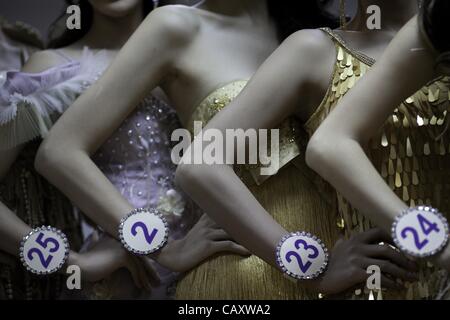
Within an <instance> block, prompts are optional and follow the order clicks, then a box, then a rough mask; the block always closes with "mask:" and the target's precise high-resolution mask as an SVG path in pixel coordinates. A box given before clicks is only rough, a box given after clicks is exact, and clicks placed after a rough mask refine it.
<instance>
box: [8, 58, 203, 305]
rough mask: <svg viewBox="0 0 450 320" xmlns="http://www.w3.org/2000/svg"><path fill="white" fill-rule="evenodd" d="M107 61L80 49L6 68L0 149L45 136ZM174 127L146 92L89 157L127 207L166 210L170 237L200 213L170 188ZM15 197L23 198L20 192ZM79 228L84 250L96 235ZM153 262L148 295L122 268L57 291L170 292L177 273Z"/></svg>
mask: <svg viewBox="0 0 450 320" xmlns="http://www.w3.org/2000/svg"><path fill="white" fill-rule="evenodd" d="M59 53H60V52H59ZM60 54H61V53H60ZM109 61H110V57H108V55H107V54H106V52H102V51H101V52H99V53H97V54H94V53H93V52H91V51H90V50H88V49H85V51H84V53H83V55H82V58H81V59H80V61H73V60H70V59H68V61H67V63H66V64H62V65H60V66H58V67H55V68H52V69H49V70H47V71H45V72H43V73H40V74H25V73H14V72H10V73H8V74H7V75H6V82H4V83H3V85H4V86H3V88H2V90H0V149H1V148H3V149H8V148H12V147H14V146H17V145H21V144H25V143H29V142H30V141H32V140H35V139H39V138H40V137H42V136H45V134H47V132H48V130H50V128H51V126H52V125H53V123H54V122H55V121H56V119H57V118H58V117H59V115H61V114H62V113H63V112H64V110H66V109H67V108H68V107H69V106H70V105H71V104H73V102H74V101H75V100H76V99H77V97H79V96H80V95H81V94H82V93H83V92H84V91H85V90H86V89H87V88H88V87H89V86H90V85H92V83H94V82H95V81H96V80H97V79H98V78H99V76H100V75H101V73H102V72H103V71H104V70H105V69H106V67H107V65H108V62H109ZM179 127H180V124H179V122H178V119H177V117H176V115H175V113H174V111H173V110H172V109H171V108H170V107H169V106H167V105H166V104H165V103H163V102H162V101H160V100H158V99H156V98H154V97H153V96H152V95H149V96H148V97H147V98H146V99H144V100H143V101H142V102H141V103H140V105H139V106H138V107H137V108H136V110H135V111H134V112H133V113H132V114H131V115H130V116H129V117H128V118H127V119H126V120H125V122H124V123H123V124H122V126H121V127H120V128H119V129H118V130H117V131H116V132H115V133H114V134H113V135H112V136H111V137H110V138H109V139H108V141H107V142H106V143H105V144H104V145H103V146H102V147H101V148H100V150H98V152H97V153H96V155H95V156H94V157H93V160H94V161H95V162H96V164H97V165H98V166H99V168H100V169H101V170H102V171H103V173H104V174H105V175H106V176H107V178H108V179H109V180H110V181H111V182H112V183H113V184H114V185H115V186H116V187H117V189H118V190H119V192H120V193H121V194H122V195H123V196H124V197H125V198H126V199H127V200H128V201H129V202H130V203H131V204H132V205H133V206H134V207H136V208H141V207H152V208H157V209H159V210H160V211H161V212H162V213H163V214H164V215H165V216H166V219H167V221H168V223H169V228H170V238H172V239H174V238H175V239H176V238H180V237H182V236H183V235H184V234H186V232H187V231H188V230H189V229H190V228H191V227H192V226H193V224H194V223H195V221H196V220H197V219H198V217H199V215H200V210H199V208H198V207H196V206H195V205H194V204H193V202H192V201H190V200H189V199H188V198H187V197H186V196H185V195H183V194H182V193H181V191H180V190H179V189H177V188H176V187H175V186H174V173H175V165H174V164H173V163H172V161H171V156H170V153H171V142H170V136H171V134H172V131H173V130H175V129H177V128H179ZM34 155H35V153H32V154H30V155H29V156H28V158H27V159H28V160H29V162H30V163H31V167H32V163H33V160H34ZM32 170H34V168H32ZM36 176H38V175H37V174H36ZM42 180H43V179H42ZM47 184H48V183H46V185H47ZM15 189H16V188H15V187H14V185H13V184H11V185H8V186H4V189H3V194H5V193H7V191H8V190H11V192H12V191H14V190H15ZM37 196H38V192H33V194H28V195H27V198H30V197H31V198H33V199H43V198H42V197H37ZM19 198H20V199H24V198H25V196H22V195H21V196H20V197H19ZM20 199H19V200H20ZM65 211H67V210H65ZM124 214H125V212H124ZM84 231H85V232H84V234H85V238H86V241H85V244H84V250H87V249H88V248H89V247H90V246H92V245H94V241H95V239H96V238H97V237H96V235H99V234H100V236H101V232H100V231H99V230H95V229H94V228H93V227H92V226H90V225H89V224H87V223H84ZM89 233H90V234H89ZM155 268H156V269H157V271H158V273H159V275H160V277H161V285H160V286H159V287H157V288H154V289H153V290H152V293H148V292H143V291H142V290H139V289H137V288H135V287H134V285H133V281H132V278H131V276H130V274H129V273H128V272H127V271H124V270H120V271H118V272H116V273H115V274H113V275H112V276H111V277H110V278H109V279H106V280H104V281H101V282H98V283H96V284H94V285H86V286H85V287H84V290H83V292H78V293H73V292H66V293H65V294H64V297H65V298H90V299H119V298H123V299H166V298H171V297H173V293H174V292H173V291H174V290H171V289H173V288H174V284H175V281H176V279H177V277H178V276H179V275H178V274H175V273H172V272H170V271H169V270H166V269H164V268H163V267H161V266H159V265H157V264H156V263H155Z"/></svg>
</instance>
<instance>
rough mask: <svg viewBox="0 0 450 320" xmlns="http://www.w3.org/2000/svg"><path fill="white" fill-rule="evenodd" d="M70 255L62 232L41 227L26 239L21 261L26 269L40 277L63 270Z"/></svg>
mask: <svg viewBox="0 0 450 320" xmlns="http://www.w3.org/2000/svg"><path fill="white" fill-rule="evenodd" d="M68 255H69V242H68V241H67V237H66V235H65V234H64V233H62V232H61V231H60V230H58V229H56V228H52V227H45V226H44V227H40V228H36V229H34V230H32V231H31V232H30V233H29V234H28V235H26V236H25V237H24V239H23V240H22V243H21V245H20V259H21V261H22V264H23V265H24V266H25V268H26V269H27V270H28V271H30V272H32V273H35V274H38V275H47V274H51V273H54V272H56V271H58V270H59V269H61V268H62V266H63V265H64V263H65V262H66V260H67V257H68Z"/></svg>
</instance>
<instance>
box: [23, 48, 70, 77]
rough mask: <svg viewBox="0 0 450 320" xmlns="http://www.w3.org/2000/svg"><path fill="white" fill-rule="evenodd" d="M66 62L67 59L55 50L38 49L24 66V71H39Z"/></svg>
mask: <svg viewBox="0 0 450 320" xmlns="http://www.w3.org/2000/svg"><path fill="white" fill-rule="evenodd" d="M64 62H65V60H64V59H63V58H62V57H60V56H59V55H57V54H56V53H55V52H53V50H43V51H38V52H35V53H33V54H32V55H31V57H30V58H29V59H28V61H27V62H26V63H25V65H24V66H23V67H22V71H23V72H28V73H39V72H42V71H45V70H47V69H50V68H53V67H56V66H58V65H60V64H62V63H64Z"/></svg>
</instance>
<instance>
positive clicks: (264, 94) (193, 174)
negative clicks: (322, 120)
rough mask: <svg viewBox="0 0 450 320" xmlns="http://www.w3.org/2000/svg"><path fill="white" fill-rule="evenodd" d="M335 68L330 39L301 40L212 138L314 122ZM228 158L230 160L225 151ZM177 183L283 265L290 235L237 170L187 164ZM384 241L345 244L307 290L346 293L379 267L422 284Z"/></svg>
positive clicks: (284, 50)
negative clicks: (299, 120) (311, 115)
mask: <svg viewBox="0 0 450 320" xmlns="http://www.w3.org/2000/svg"><path fill="white" fill-rule="evenodd" d="M334 60H335V50H334V46H333V44H332V42H331V41H330V40H329V39H328V38H327V37H326V36H324V34H322V33H321V32H320V31H317V30H315V31H312V30H308V31H301V32H298V33H297V34H295V35H293V36H292V37H290V38H289V39H288V40H287V41H286V42H285V43H284V44H282V46H281V47H280V48H279V49H278V50H277V51H276V52H275V53H274V54H273V55H272V56H271V57H270V58H269V59H268V60H267V61H266V62H265V63H264V64H263V66H261V68H260V69H259V70H258V72H257V73H256V74H255V76H254V77H253V79H252V80H251V81H250V82H249V84H248V85H247V87H246V88H245V89H244V90H243V92H242V93H241V94H240V95H239V96H238V97H237V98H236V99H235V100H234V101H233V102H232V103H231V104H230V105H229V106H227V107H226V108H225V109H224V110H222V111H221V112H220V113H219V114H218V115H216V116H215V117H214V118H213V119H212V120H211V122H210V123H209V124H208V125H207V126H206V128H205V130H208V129H211V128H214V129H218V130H220V131H221V132H222V133H224V132H225V130H226V129H233V128H235V129H244V130H246V129H250V128H253V129H255V128H256V129H267V128H273V127H276V126H277V125H279V124H280V123H281V122H282V121H283V120H284V119H285V118H286V117H287V116H289V115H292V114H293V113H297V114H300V115H302V114H304V116H305V117H307V116H308V112H303V111H304V110H299V109H298V107H299V105H300V106H301V107H302V108H303V107H304V106H307V105H308V104H311V105H317V104H318V103H320V100H321V99H322V97H323V95H324V92H320V91H321V90H322V89H323V91H325V90H326V86H327V85H328V82H329V78H330V74H331V72H332V67H333V62H334ZM326 61H329V64H328V63H326ZM318 62H320V63H318ZM274 79H276V81H274ZM318 84H321V85H318ZM323 84H324V85H323ZM321 88H322V89H321ZM311 92H312V93H313V94H312V95H311ZM224 137H225V135H224ZM194 143H195V142H194ZM224 144H225V145H226V142H225V143H224ZM241 147H244V146H240V145H236V146H235V148H241ZM187 153H188V154H189V151H188V152H187ZM224 155H225V157H228V156H230V155H229V154H228V155H227V154H226V152H225V150H224ZM224 159H225V158H224ZM223 163H225V162H223ZM177 182H178V183H179V184H180V185H181V186H182V187H183V188H184V190H185V191H186V192H187V193H188V194H189V195H190V196H191V197H192V198H193V199H194V200H195V201H196V202H197V203H198V204H199V205H200V206H201V207H202V208H203V209H204V210H205V211H206V212H208V214H209V215H210V216H211V217H212V218H213V219H214V220H215V221H217V222H218V224H219V225H221V226H222V227H223V228H224V229H225V230H226V231H227V232H228V233H229V234H230V235H231V236H232V237H233V238H234V239H235V240H237V241H238V242H239V243H241V244H243V245H244V246H245V247H247V248H248V249H249V250H250V251H251V252H252V253H254V254H256V255H258V256H259V257H260V258H262V259H264V260H265V261H266V262H267V263H269V264H271V265H273V266H275V265H276V263H275V252H276V246H277V244H278V243H279V241H280V240H281V238H282V237H283V236H284V235H286V234H287V231H286V230H285V229H284V228H283V227H282V226H280V225H279V224H278V223H277V222H276V221H275V220H274V219H273V218H272V217H271V215H270V214H269V213H268V212H267V211H266V210H265V209H264V208H263V207H262V206H261V205H260V204H259V202H258V201H257V200H256V199H255V197H254V196H253V195H252V193H251V192H250V191H249V190H248V189H247V187H246V186H245V185H244V184H243V183H242V181H241V180H240V179H239V178H238V177H237V176H236V174H235V173H234V171H233V170H232V168H231V167H229V166H227V165H211V166H209V165H206V164H205V165H188V164H181V165H180V166H179V168H178V170H177ZM267 183H270V181H269V182H267ZM299 196H300V197H301V195H299ZM290 231H292V230H290ZM383 239H384V240H385V239H386V237H385V235H384V234H383V232H381V230H371V231H369V232H367V233H362V234H360V235H358V236H357V237H354V238H352V239H351V240H349V241H338V242H337V243H336V244H335V246H334V247H333V250H332V253H331V259H330V263H329V268H328V270H327V272H325V274H324V275H323V276H322V277H320V278H319V279H317V280H316V281H307V282H305V283H303V284H304V285H306V286H308V287H310V288H311V289H314V290H317V291H319V292H323V293H338V292H341V291H343V290H346V289H348V288H351V287H352V286H354V285H357V284H359V283H361V282H364V281H365V280H366V278H367V274H366V268H367V267H368V266H369V265H370V264H373V263H374V261H376V263H377V264H379V265H383V270H385V272H387V273H389V274H391V275H393V276H394V277H397V278H401V279H408V280H412V279H413V278H414V276H411V274H410V273H408V272H406V271H405V269H408V270H413V269H414V267H413V266H411V265H410V264H409V263H408V262H407V260H406V258H404V257H403V256H402V255H401V254H399V253H398V252H396V251H394V250H392V249H391V248H390V247H388V246H386V247H380V246H379V245H378V243H379V242H380V241H384V240H383ZM374 258H375V259H378V260H374ZM382 282H383V286H386V287H398V285H396V284H395V282H393V281H392V280H389V279H388V278H386V277H385V278H384V279H383V280H382Z"/></svg>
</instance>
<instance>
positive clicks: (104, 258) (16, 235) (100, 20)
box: [0, 0, 158, 289]
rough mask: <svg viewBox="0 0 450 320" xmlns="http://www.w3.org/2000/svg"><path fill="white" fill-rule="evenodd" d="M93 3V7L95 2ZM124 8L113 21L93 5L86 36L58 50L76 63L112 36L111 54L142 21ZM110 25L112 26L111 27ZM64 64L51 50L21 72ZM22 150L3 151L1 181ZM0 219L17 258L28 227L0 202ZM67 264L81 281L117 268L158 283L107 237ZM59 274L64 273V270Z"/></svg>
mask: <svg viewBox="0 0 450 320" xmlns="http://www.w3.org/2000/svg"><path fill="white" fill-rule="evenodd" d="M93 3H94V4H95V2H94V1H93ZM124 5H125V7H123V8H121V10H114V8H112V10H111V11H110V14H114V13H115V14H117V15H116V16H115V18H111V16H108V15H106V13H104V12H103V11H104V10H108V9H110V8H108V6H105V5H103V6H102V5H100V6H97V7H96V6H94V15H95V18H94V21H95V22H94V25H93V26H92V28H91V29H90V31H89V33H88V34H87V35H86V36H85V37H83V39H81V40H80V41H78V42H76V43H74V44H72V45H70V46H68V47H65V48H63V49H61V51H62V52H64V53H65V54H66V55H67V56H69V57H71V58H72V59H74V60H76V59H79V58H80V57H81V54H82V49H83V47H84V46H89V47H92V48H94V49H99V48H104V46H105V45H106V44H104V43H102V40H101V39H103V37H101V34H115V35H116V38H115V41H109V42H108V47H106V48H107V49H109V52H110V53H111V54H113V53H114V51H115V50H118V49H117V48H118V47H120V46H121V45H122V44H123V43H124V42H125V41H126V39H127V38H128V37H129V35H130V34H131V33H132V32H133V31H134V30H135V29H136V27H137V26H138V25H139V23H140V22H141V21H142V7H141V3H140V1H135V0H127V1H125V2H124ZM123 12H128V14H127V15H122V14H121V13H123ZM108 20H110V21H108ZM113 23H114V24H115V25H114V27H113ZM114 28H116V29H114ZM65 62H66V60H64V59H63V58H62V57H61V56H59V55H57V54H55V53H54V52H53V51H51V50H48V51H43V52H38V53H35V54H34V55H33V56H31V57H30V59H29V60H28V61H27V63H26V64H25V65H24V66H23V67H22V70H21V71H22V72H25V73H39V72H42V71H44V70H47V69H49V68H52V67H55V66H57V65H60V64H63V63H65ZM23 148H24V146H23V145H22V146H18V147H16V148H14V149H10V150H2V152H1V153H2V157H1V158H0V178H3V177H5V175H6V174H7V173H8V171H9V169H10V167H11V166H12V165H13V164H14V162H15V161H16V159H17V157H18V156H19V154H20V152H21V150H22V149H23ZM0 217H1V220H2V223H1V224H0V234H1V235H2V241H1V243H0V249H1V250H3V251H5V252H7V253H9V254H10V255H13V256H16V257H18V255H19V246H20V242H21V241H22V238H23V236H25V235H26V234H28V233H29V232H30V231H31V227H30V226H29V225H27V224H25V223H24V222H23V221H22V220H21V219H20V218H19V217H17V215H16V214H14V212H12V211H11V210H10V209H9V208H8V207H7V206H6V205H4V204H3V203H1V202H0ZM94 257H95V258H94ZM67 264H68V265H72V264H74V265H78V266H80V268H81V271H82V274H83V280H85V281H93V282H95V281H99V280H101V279H104V278H105V277H107V276H108V275H110V274H112V273H113V272H114V271H116V270H118V269H120V268H126V269H128V270H129V271H130V273H131V275H132V277H133V280H134V282H135V284H136V285H137V286H138V287H139V288H147V289H150V283H151V282H154V283H155V282H157V281H158V280H157V278H158V277H157V275H156V273H155V272H154V270H153V268H152V267H151V266H150V265H149V264H144V263H142V262H140V261H139V260H138V259H136V258H135V257H133V256H132V255H129V254H127V252H126V251H125V250H124V249H123V248H122V247H121V245H120V243H118V242H117V241H115V240H114V241H112V239H108V238H103V239H102V240H101V241H100V242H99V243H98V244H96V245H95V247H94V248H92V250H90V251H89V252H87V253H83V254H80V253H77V252H74V251H71V252H70V254H69V258H68V262H67ZM62 271H63V272H64V268H63V270H62Z"/></svg>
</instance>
